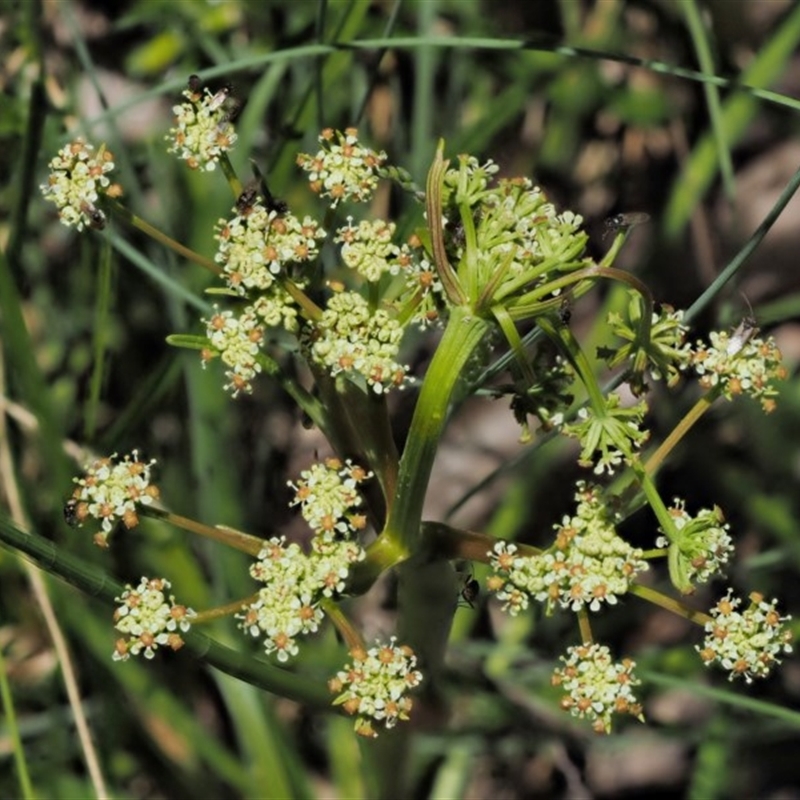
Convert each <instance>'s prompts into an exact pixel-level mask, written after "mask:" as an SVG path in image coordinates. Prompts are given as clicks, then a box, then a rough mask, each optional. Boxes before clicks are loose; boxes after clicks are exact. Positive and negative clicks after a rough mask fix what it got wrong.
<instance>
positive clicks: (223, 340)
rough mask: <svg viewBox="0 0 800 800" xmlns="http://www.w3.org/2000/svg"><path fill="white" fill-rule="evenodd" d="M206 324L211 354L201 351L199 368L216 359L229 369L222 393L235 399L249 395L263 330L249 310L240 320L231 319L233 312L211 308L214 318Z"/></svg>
mask: <svg viewBox="0 0 800 800" xmlns="http://www.w3.org/2000/svg"><path fill="white" fill-rule="evenodd" d="M203 322H205V323H206V335H207V336H208V340H209V342H210V343H211V346H212V347H213V351H203V353H202V357H203V366H205V365H206V363H207V362H208V361H209V360H210V359H211V358H213V357H214V355H219V356H220V357H221V358H222V361H223V363H224V364H225V365H226V366H228V367H230V369H229V370H228V371H227V372H226V373H225V376H226V377H227V378H228V383H227V384H225V389H227V390H229V391H231V392H232V394H233V396H234V397H236V396H237V395H238V394H239V392H248V393H249V392H252V390H253V387H252V383H251V382H252V380H253V378H254V377H255V376H256V375H257V374H258V373H259V372H261V364H259V362H258V359H257V356H258V353H259V351H260V349H261V343H262V341H263V340H264V329H263V327H262V325H261V322H260V320H259V319H258V317H257V316H256V313H255V309H254V307H252V306H249V307H248V308H246V309H245V310H244V312H243V313H242V315H241V316H239V317H235V316H234V315H233V311H230V310H225V311H220V310H219V308H218V307H217V306H216V305H215V306H214V314H213V315H212V317H211V318H210V319H208V320H203Z"/></svg>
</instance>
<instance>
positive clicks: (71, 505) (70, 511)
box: [64, 497, 81, 528]
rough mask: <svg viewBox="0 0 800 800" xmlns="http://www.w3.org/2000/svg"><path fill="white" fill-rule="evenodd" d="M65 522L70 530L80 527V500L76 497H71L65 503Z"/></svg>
mask: <svg viewBox="0 0 800 800" xmlns="http://www.w3.org/2000/svg"><path fill="white" fill-rule="evenodd" d="M64 522H66V523H67V525H69V526H70V528H77V527H78V525H80V524H81V521H80V519H78V499H77V498H76V497H70V499H69V500H67V502H66V503H64Z"/></svg>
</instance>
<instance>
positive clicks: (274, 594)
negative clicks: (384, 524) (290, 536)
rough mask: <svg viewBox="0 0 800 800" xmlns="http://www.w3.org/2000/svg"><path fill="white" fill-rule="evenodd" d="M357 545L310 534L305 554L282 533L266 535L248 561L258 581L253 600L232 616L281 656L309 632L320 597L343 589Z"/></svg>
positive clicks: (290, 653)
mask: <svg viewBox="0 0 800 800" xmlns="http://www.w3.org/2000/svg"><path fill="white" fill-rule="evenodd" d="M364 555H365V554H364V550H363V548H362V547H361V546H360V545H359V544H357V543H355V542H351V541H331V540H327V541H325V540H323V539H322V538H320V537H317V538H315V540H314V542H313V544H312V552H311V553H310V554H309V555H306V554H305V553H304V552H303V551H302V550H301V549H300V547H299V546H298V545H297V544H295V543H291V544H287V542H286V539H285V537H280V538H272V539H270V540H269V541H268V542H267V543H266V544H265V546H264V549H263V550H262V551H261V552H260V553H259V555H258V561H256V562H255V564H253V565H252V566H251V567H250V574H251V575H252V576H253V578H255V579H256V580H257V581H259V582H261V583H263V584H264V588H262V589H261V590H259V592H258V596H257V598H256V600H254V601H253V602H252V603H250V604H249V605H247V606H246V607H245V608H244V609H243V611H242V613H241V614H240V615H237V619H239V620H241V627H242V628H243V629H244V630H245V631H247V632H248V633H249V634H250V635H251V636H254V637H259V638H263V642H264V650H265V652H266V653H267V654H268V655H269V654H272V653H275V655H276V656H277V658H278V660H279V661H281V662H284V661H288V660H289V659H290V658H291V657H294V656H296V655H297V653H298V652H299V647H298V644H297V637H298V636H304V635H306V634H308V633H315V632H316V631H317V630H318V629H319V625H320V623H321V622H322V619H323V611H322V608H321V607H320V603H321V600H322V599H323V597H333V596H334V595H336V594H337V593H339V592H341V591H342V590H343V589H344V582H345V580H346V578H347V575H348V573H349V570H350V566H351V565H352V564H355V563H357V562H358V561H361V560H362V559H363V558H364Z"/></svg>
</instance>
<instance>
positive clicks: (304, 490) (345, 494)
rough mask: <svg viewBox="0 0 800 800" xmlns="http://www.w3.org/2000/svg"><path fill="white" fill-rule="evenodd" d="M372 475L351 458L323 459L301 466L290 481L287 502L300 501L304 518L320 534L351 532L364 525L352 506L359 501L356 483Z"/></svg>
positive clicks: (359, 502) (331, 535) (334, 534)
mask: <svg viewBox="0 0 800 800" xmlns="http://www.w3.org/2000/svg"><path fill="white" fill-rule="evenodd" d="M371 477H372V473H371V472H366V471H365V470H364V469H362V468H361V467H359V466H357V465H355V464H353V462H352V461H350V459H347V461H345V462H344V464H343V463H342V462H341V461H340V460H339V459H338V458H328V459H325V461H324V462H323V463H322V464H314V465H312V466H311V467H310V468H309V469H306V470H303V471H302V472H301V473H300V480H298V481H297V483H296V484H295V483H292V482H291V481H289V486H291V487H292V488H293V489H294V490H295V497H294V500H292V502H291V503H290V504H289V505H290V506H295V505H298V504H299V505H300V512H301V513H302V515H303V518H304V519H305V521H306V522H307V523H308V524H309V526H310V527H311V528H312V530H313V531H314V532H315V533H316V534H318V535H320V536H322V537H323V538H327V539H332V538H334V537H335V536H336V535H337V534H338V535H339V536H341V535H350V534H352V533H354V532H355V531H358V530H361V529H362V528H363V527H364V525H365V520H364V517H363V516H362V515H360V514H355V513H353V510H354V509H356V508H358V506H360V505H361V496H360V495H359V493H358V485H359V484H360V483H361V482H362V481H365V480H367V479H368V478H371Z"/></svg>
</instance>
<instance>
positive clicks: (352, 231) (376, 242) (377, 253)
mask: <svg viewBox="0 0 800 800" xmlns="http://www.w3.org/2000/svg"><path fill="white" fill-rule="evenodd" d="M395 228H396V226H395V224H394V223H393V222H385V221H384V220H382V219H374V220H361V222H359V223H358V225H354V224H353V218H352V217H348V218H347V224H346V225H343V226H342V227H341V228H339V229H338V230H337V231H336V238H335V239H334V241H335V242H340V243H341V244H342V261H344V263H345V264H347V266H348V267H350V269H352V270H355V271H356V272H357V273H358V274H359V275H361V276H362V277H364V278H365V279H366V280H368V281H372V282H377V281H379V280H380V279H381V277H382V276H383V275H397V273H398V272H399V271H400V269H401V268H402V267H404V266H407V265H409V264H410V263H411V254H410V253H409V251H408V246H407V245H403V246H402V247H400V246H398V245H396V244H395V243H394V241H393V240H392V237H393V236H394V232H395Z"/></svg>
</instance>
